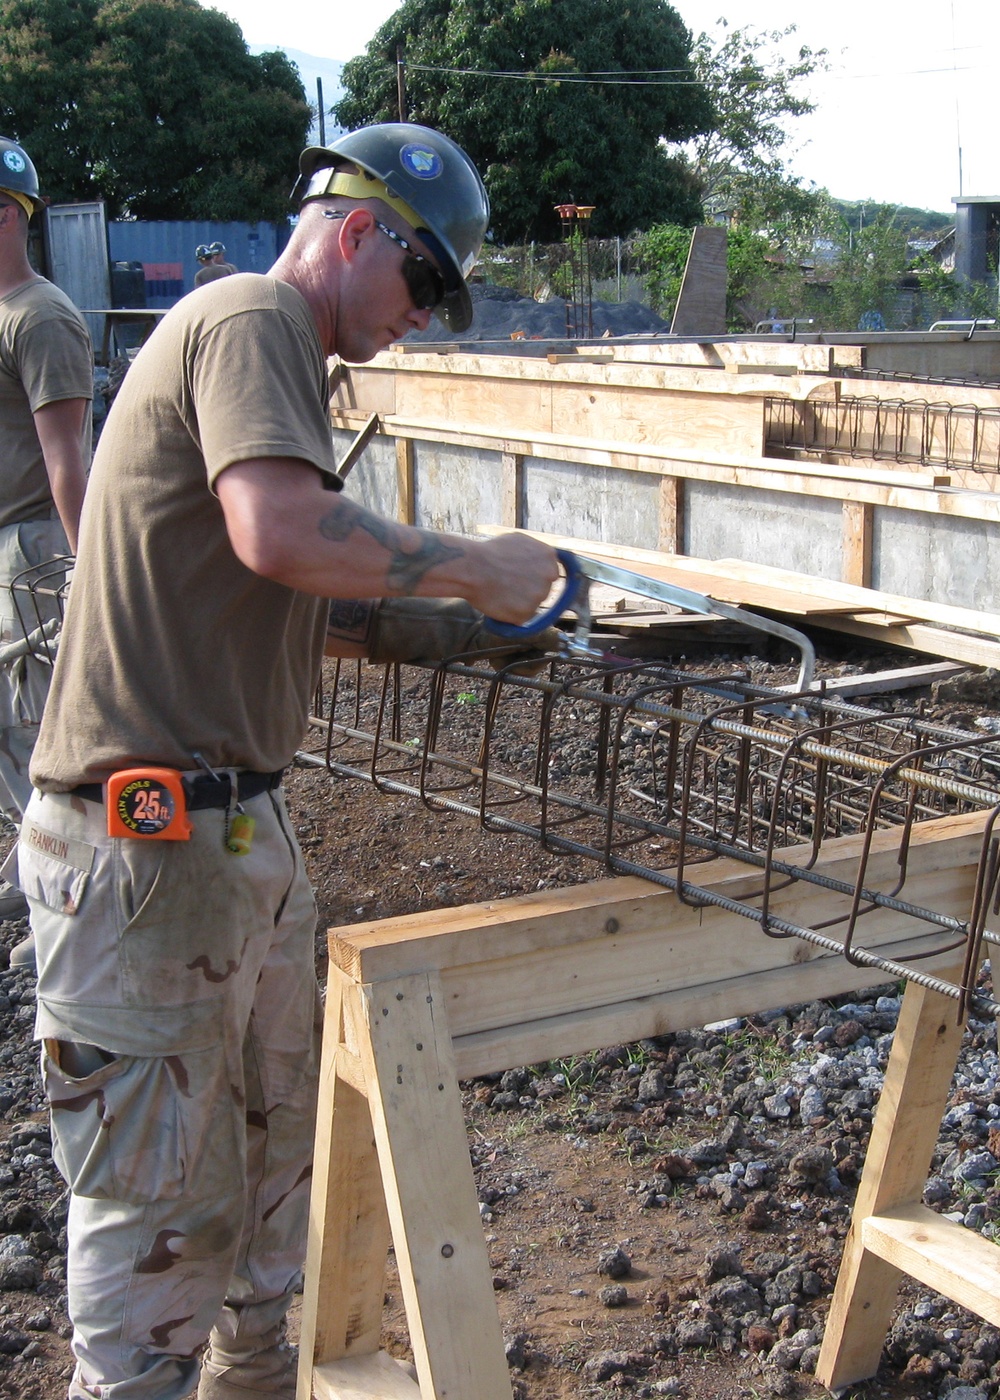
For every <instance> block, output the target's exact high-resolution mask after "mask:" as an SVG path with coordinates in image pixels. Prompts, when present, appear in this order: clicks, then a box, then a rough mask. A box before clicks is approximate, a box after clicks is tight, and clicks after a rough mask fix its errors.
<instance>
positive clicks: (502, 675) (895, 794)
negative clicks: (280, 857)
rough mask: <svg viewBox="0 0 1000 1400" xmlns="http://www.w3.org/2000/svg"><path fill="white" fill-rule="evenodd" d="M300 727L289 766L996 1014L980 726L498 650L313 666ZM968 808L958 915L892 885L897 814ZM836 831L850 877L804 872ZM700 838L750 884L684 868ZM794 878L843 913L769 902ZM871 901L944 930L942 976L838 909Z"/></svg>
mask: <svg viewBox="0 0 1000 1400" xmlns="http://www.w3.org/2000/svg"><path fill="white" fill-rule="evenodd" d="M790 702H794V703H790ZM312 729H313V732H314V733H316V734H321V735H323V736H324V741H323V742H322V744H321V745H320V746H319V748H318V750H317V749H314V750H312V751H303V752H302V753H300V754H299V755H298V758H299V761H300V762H302V763H304V764H307V765H313V766H320V767H325V768H327V769H328V770H329V771H330V772H331V773H334V774H337V775H340V776H342V777H346V778H353V779H358V778H361V779H365V780H366V781H368V782H371V783H373V784H375V785H376V786H377V787H378V788H379V789H381V790H382V791H385V792H389V793H395V794H399V795H408V796H412V797H416V798H418V799H419V800H420V801H421V802H422V803H424V805H425V806H427V807H429V808H430V809H432V810H438V811H450V812H456V813H459V814H461V815H464V816H468V817H471V818H474V819H475V820H477V821H478V822H479V824H480V825H481V826H482V827H483V828H484V829H486V830H490V831H498V832H507V833H512V834H518V835H522V836H525V837H528V838H531V839H533V840H535V841H537V842H540V843H541V845H542V846H543V847H544V848H545V849H546V850H549V851H553V852H558V853H563V854H567V855H572V856H581V857H586V858H589V859H593V860H595V861H598V862H600V864H601V865H602V866H604V868H605V869H607V870H609V871H611V872H613V873H616V874H621V875H638V876H641V877H643V878H644V879H647V880H650V881H652V882H654V883H655V884H657V885H660V886H661V887H663V888H665V889H669V890H672V891H673V892H674V893H676V894H677V896H678V897H679V898H680V899H682V900H683V901H684V902H686V903H690V904H694V905H698V906H704V905H712V906H715V907H717V908H720V909H724V910H726V911H728V912H729V913H732V914H737V915H739V916H741V917H743V918H745V919H748V920H751V921H753V922H754V923H756V924H758V925H759V926H760V927H761V928H762V929H763V931H764V932H765V933H766V934H767V935H768V936H769V937H781V938H789V937H793V938H799V939H802V940H803V941H805V942H807V943H809V944H811V945H813V946H815V947H818V948H821V949H823V950H824V951H827V952H833V953H838V954H841V955H843V956H845V957H847V958H848V959H849V961H850V962H852V963H853V964H856V965H860V966H864V967H871V968H877V969H880V970H881V971H883V972H885V973H886V975H887V977H888V978H892V979H898V978H905V979H907V980H909V981H915V982H917V983H919V984H920V985H921V986H924V987H927V988H929V989H931V990H934V991H938V992H942V993H944V994H945V995H946V996H949V997H952V998H954V999H956V1000H957V1001H958V1004H959V1014H960V1015H962V1016H964V1015H965V1014H967V1013H968V1012H969V1011H970V1010H973V1009H974V1010H975V1011H976V1012H977V1013H979V1014H981V1015H984V1016H991V1017H995V1016H997V1015H1000V1002H997V1001H996V1000H994V999H993V997H992V995H990V994H988V993H986V992H984V991H982V990H979V989H978V979H979V978H980V976H981V963H982V957H983V946H984V943H985V944H990V945H991V944H993V943H995V942H998V941H1000V938H998V935H996V934H995V933H993V932H991V931H990V930H988V929H987V927H986V922H987V918H988V917H989V913H990V911H991V908H992V912H993V914H994V915H996V913H997V910H998V905H1000V839H998V837H997V836H996V835H995V827H996V823H997V820H998V817H1000V737H998V736H996V735H992V734H984V735H979V734H972V733H966V732H964V731H961V730H956V729H952V728H949V727H946V726H943V725H938V724H935V723H933V722H931V721H929V720H927V719H925V718H924V717H923V716H922V715H920V714H919V713H916V712H914V713H906V714H899V713H895V714H883V713H881V712H879V711H877V710H873V709H869V708H866V707H862V706H856V705H850V704H848V703H846V702H844V701H839V700H834V699H829V698H826V697H824V696H822V695H818V694H816V693H812V692H810V693H803V694H801V695H795V696H790V695H789V694H788V693H787V692H785V691H781V690H776V689H771V688H767V687H763V686H759V685H755V684H752V683H751V682H750V681H749V679H748V678H747V677H746V675H745V674H727V675H722V676H710V675H705V674H699V673H697V672H693V671H687V670H684V669H679V668H674V667H669V666H666V665H661V664H658V663H648V662H630V663H622V662H618V661H616V660H614V659H611V660H596V659H594V660H591V659H589V658H579V657H574V658H565V657H551V658H549V659H548V660H547V662H546V665H545V668H544V672H543V673H541V674H536V675H533V676H525V675H523V674H520V673H519V668H518V664H517V659H516V658H515V657H514V656H512V655H511V649H510V648H506V649H505V648H499V649H498V650H497V652H495V653H490V654H483V653H479V654H477V655H475V656H471V655H469V656H458V657H452V658H450V659H449V660H447V661H445V662H442V663H440V664H439V665H436V666H428V667H418V666H408V667H400V666H387V667H385V668H383V672H382V675H381V677H380V675H379V671H378V668H376V667H369V666H364V665H363V664H362V663H360V662H358V663H354V662H338V663H331V664H330V671H329V673H328V675H327V678H326V681H325V685H324V687H322V688H321V690H320V691H319V692H318V693H317V703H316V708H315V714H314V716H313V720H312ZM973 812H983V813H985V814H986V822H985V828H984V833H983V837H982V845H981V851H980V856H979V860H978V866H977V869H976V873H975V878H974V881H973V894H972V901H971V907H970V910H969V915H968V917H967V918H959V917H956V916H955V915H954V914H949V913H945V912H943V911H941V910H935V909H933V908H929V907H927V905H926V904H924V903H921V902H917V901H914V900H912V899H908V898H906V882H907V878H908V873H909V866H910V864H911V862H910V861H909V853H910V847H911V842H912V837H913V834H914V831H915V829H916V828H917V827H918V825H919V823H921V822H923V821H927V820H930V819H933V818H935V817H943V816H952V815H959V814H963V813H973ZM886 831H895V832H896V833H897V835H898V845H897V850H896V861H895V874H894V876H893V878H892V880H891V883H889V884H887V886H886V887H885V888H882V887H880V884H879V881H878V877H874V878H872V876H871V873H870V871H871V850H872V841H873V837H874V835H875V833H876V832H886ZM848 834H858V835H861V836H862V837H863V838H864V839H863V842H862V847H861V852H860V855H859V858H858V862H857V869H856V872H855V874H854V878H853V879H852V878H838V877H836V876H833V875H830V874H827V873H824V872H822V871H821V870H818V869H817V868H816V866H817V863H818V860H819V856H820V854H821V851H822V848H823V843H824V842H825V841H826V840H829V839H832V838H834V837H837V836H843V835H848ZM716 857H727V858H729V859H732V860H736V861H738V862H741V863H742V864H745V865H747V866H748V867H751V868H753V869H756V870H758V871H759V872H760V875H761V879H760V883H759V886H758V887H757V888H756V889H755V890H754V891H752V892H751V893H749V894H747V895H745V896H744V897H743V898H741V899H738V900H737V899H733V898H731V897H730V896H728V895H723V894H720V893H718V892H717V891H715V890H713V889H711V888H709V887H706V886H704V885H700V884H699V883H697V881H696V880H695V879H693V878H692V872H691V867H692V865H696V864H698V863H701V862H704V861H707V860H712V859H714V858H716ZM882 859H883V860H884V857H883V858H882ZM796 882H800V883H802V884H804V885H806V886H812V887H815V888H817V889H823V890H827V891H829V892H831V893H833V894H835V895H840V896H843V900H844V912H843V913H840V914H836V915H834V916H832V917H829V918H826V919H824V920H822V921H818V922H817V923H816V924H815V925H814V926H811V927H805V926H803V925H802V924H798V923H794V922H791V921H790V920H788V919H785V918H782V917H780V916H779V915H778V914H777V913H776V912H775V910H774V907H773V896H774V895H775V893H776V892H777V891H778V890H780V889H782V888H787V887H788V886H789V885H790V884H793V883H796ZM878 910H889V911H892V912H894V913H896V914H899V915H901V916H903V917H904V918H906V919H909V920H912V921H913V922H914V925H915V929H914V932H915V933H916V932H917V931H919V930H921V929H922V930H923V931H924V932H925V933H926V932H928V931H931V932H936V933H937V934H939V935H940V938H939V939H938V940H935V942H934V946H933V947H932V949H931V950H929V951H926V952H922V953H920V954H919V957H920V958H921V959H922V958H927V957H938V956H940V955H941V954H943V953H945V952H948V951H949V950H951V949H954V948H956V947H963V948H964V949H965V961H964V967H963V971H962V976H961V980H960V981H959V982H957V983H953V982H948V981H945V980H943V979H942V978H939V977H935V976H933V975H932V974H930V973H927V972H925V971H922V970H920V969H918V968H915V967H913V966H911V965H910V964H909V963H902V962H900V961H898V960H895V959H892V958H887V957H885V956H883V955H881V954H879V953H878V952H876V951H874V950H873V949H871V948H867V947H864V946H862V945H861V944H860V943H859V941H858V929H859V925H860V923H861V921H862V920H863V919H864V918H865V917H866V916H868V915H871V914H873V913H875V912H876V911H878ZM837 925H844V926H845V928H844V929H843V930H842V931H841V930H839V929H838V934H839V935H840V936H833V934H831V933H830V932H828V931H827V930H830V929H833V928H835V927H836V926H837ZM902 936H903V935H901V936H900V937H902ZM911 961H916V957H914V958H913V959H911Z"/></svg>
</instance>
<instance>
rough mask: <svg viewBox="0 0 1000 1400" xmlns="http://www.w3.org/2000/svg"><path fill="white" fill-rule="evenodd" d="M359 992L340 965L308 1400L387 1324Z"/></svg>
mask: <svg viewBox="0 0 1000 1400" xmlns="http://www.w3.org/2000/svg"><path fill="white" fill-rule="evenodd" d="M353 991H354V983H353V981H352V980H351V979H350V978H348V977H346V976H345V975H344V974H343V973H342V972H341V971H340V970H339V968H336V967H331V968H330V975H329V982H328V986H327V1001H326V1015H325V1020H324V1029H323V1060H322V1066H321V1069H320V1090H319V1104H318V1108H317V1127H316V1153H315V1160H314V1166H313V1179H312V1200H311V1205H310V1212H309V1245H308V1253H307V1257H306V1274H305V1285H304V1288H303V1297H302V1329H301V1336H300V1341H299V1388H298V1392H297V1393H298V1395H299V1397H300V1400H310V1397H311V1395H312V1377H313V1369H314V1367H322V1366H324V1365H326V1364H327V1363H329V1362H331V1361H338V1360H340V1359H341V1358H342V1357H348V1356H371V1355H374V1354H376V1353H377V1352H378V1344H379V1332H380V1329H381V1324H382V1301H383V1293H384V1289H385V1263H386V1256H387V1254H388V1249H389V1220H388V1217H387V1215H386V1211H385V1198H384V1195H383V1190H382V1180H381V1176H380V1172H379V1161H378V1153H377V1151H376V1146H375V1137H374V1133H373V1131H372V1123H371V1115H370V1113H369V1110H368V1100H367V1097H366V1094H365V1088H364V1080H363V1073H362V1068H361V1062H360V1060H359V1058H358V1057H357V1055H356V1054H355V1053H353V1052H352V1050H351V1049H350V1048H349V1046H348V1045H347V1044H346V1043H345V1022H344V1015H345V1010H349V1008H348V1007H347V1006H346V1003H347V1002H348V1000H349V998H350V996H351V994H352V993H353ZM352 1038H353V1037H352ZM400 1374H401V1375H402V1373H400ZM404 1379H405V1378H404Z"/></svg>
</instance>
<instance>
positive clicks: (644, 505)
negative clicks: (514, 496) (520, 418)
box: [522, 457, 660, 549]
mask: <svg viewBox="0 0 1000 1400" xmlns="http://www.w3.org/2000/svg"><path fill="white" fill-rule="evenodd" d="M659 490H660V479H659V477H657V476H649V475H645V474H643V475H640V474H639V473H638V472H628V471H616V470H615V469H613V468H609V467H590V466H579V465H577V464H576V463H574V462H552V461H546V460H543V459H542V458H540V457H526V458H525V459H524V496H523V501H522V510H523V518H524V525H525V528H526V529H528V530H539V531H541V532H543V533H544V534H549V535H574V536H576V537H577V538H578V539H584V540H603V541H606V542H611V543H614V544H621V545H629V546H630V547H632V548H638V549H656V548H657V546H658V543H659V539H658V534H659Z"/></svg>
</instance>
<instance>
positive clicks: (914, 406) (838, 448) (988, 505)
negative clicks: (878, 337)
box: [332, 337, 1000, 644]
mask: <svg viewBox="0 0 1000 1400" xmlns="http://www.w3.org/2000/svg"><path fill="white" fill-rule="evenodd" d="M893 344H895V345H896V352H897V353H898V354H899V355H901V356H902V355H903V351H904V350H908V351H912V352H913V353H916V351H917V350H919V351H920V355H921V356H923V357H926V356H929V355H930V354H931V352H932V351H934V350H935V347H937V349H939V350H941V351H943V350H945V349H953V350H954V352H955V354H956V355H958V354H959V352H961V354H962V355H963V356H965V357H966V359H968V357H969V356H970V355H973V354H974V352H976V353H979V354H980V359H981V362H982V365H983V367H984V372H985V369H987V368H989V366H990V365H992V364H993V361H994V359H996V358H997V356H998V347H997V345H994V341H993V340H990V341H989V342H983V343H982V344H980V342H979V341H978V340H977V341H976V342H975V344H973V345H972V346H969V345H968V344H966V343H965V342H957V343H956V344H955V345H953V344H952V342H951V341H950V340H949V341H948V342H947V344H945V343H943V342H942V341H941V340H940V339H938V340H934V338H930V339H927V340H926V341H925V340H924V339H921V338H920V337H917V338H910V339H908V340H907V341H906V343H905V344H903V343H902V342H893V340H892V337H888V338H882V341H881V342H880V343H879V344H877V345H874V344H871V343H869V344H846V343H824V344H817V343H809V344H797V343H796V344H789V343H787V342H781V341H774V340H768V341H762V342H748V341H734V342H676V343H675V342H655V343H633V342H624V343H618V342H616V343H615V344H614V345H612V346H608V345H607V344H606V343H600V342H596V343H594V344H591V345H587V346H585V347H582V348H580V349H574V348H573V347H572V346H569V347H567V346H565V345H563V346H562V347H559V348H557V349H553V350H550V351H548V353H539V354H535V355H533V354H530V353H521V352H520V350H519V352H518V353H516V354H515V353H513V352H510V353H505V354H497V353H493V354H474V353H469V352H468V350H466V349H462V348H459V349H450V350H448V352H447V353H443V352H438V351H436V350H434V349H428V348H427V347H423V346H416V347H409V346H403V347H399V348H398V349H396V350H394V351H390V352H387V353H385V354H383V355H380V356H378V357H377V358H376V359H375V360H374V361H373V362H372V363H371V364H370V365H366V366H364V367H360V368H358V367H355V368H351V369H346V368H342V369H341V370H340V371H339V372H338V383H337V387H336V390H335V393H334V398H333V406H332V415H333V417H332V421H333V426H334V428H335V429H336V430H337V431H339V432H340V433H345V434H346V433H348V432H353V431H356V430H357V428H358V427H359V426H360V424H361V422H362V421H364V419H365V418H366V417H367V415H369V414H370V413H372V412H377V413H378V414H379V415H380V419H381V426H382V434H383V440H385V439H395V441H396V442H397V443H401V442H402V443H409V444H410V446H409V448H407V449H406V450H407V451H408V452H409V453H410V458H409V460H410V463H411V484H412V489H411V490H410V491H409V493H397V492H396V491H395V485H394V480H393V468H392V466H391V462H390V461H388V460H386V459H385V458H384V455H383V456H380V455H379V452H378V450H377V446H376V450H375V451H373V452H372V453H370V454H369V457H368V458H367V459H366V463H365V468H364V470H363V471H361V472H359V473H357V474H356V478H355V482H354V483H352V487H351V489H352V491H354V492H355V493H356V494H360V495H361V497H362V498H363V499H364V500H365V501H366V503H367V504H370V505H372V506H373V507H375V508H380V509H385V508H386V506H387V505H388V506H389V507H390V508H391V511H392V513H396V514H398V515H399V517H400V518H402V519H412V520H413V521H414V522H415V523H421V524H431V525H440V526H443V527H444V528H455V515H456V513H457V514H458V515H459V516H460V517H462V519H463V520H468V519H475V520H487V521H490V522H491V523H494V524H504V525H509V526H510V525H515V526H526V527H527V528H530V529H534V530H545V531H549V532H550V533H551V532H552V531H553V530H554V529H560V528H561V529H563V530H564V531H565V533H567V534H573V535H576V536H582V537H586V538H588V539H591V540H595V541H604V542H611V543H616V544H629V545H635V546H639V547H644V548H655V547H657V546H663V547H666V548H668V549H669V550H671V551H672V552H677V553H690V554H693V555H696V556H700V557H703V558H705V557H707V558H711V557H713V556H719V555H721V556H729V555H732V554H735V553H739V554H740V555H741V557H746V558H749V559H751V560H754V561H756V562H759V563H767V562H770V560H771V559H772V558H773V557H774V552H775V547H777V549H778V551H779V552H780V554H781V556H782V557H783V559H784V560H785V561H786V562H788V563H789V564H790V565H791V566H792V567H793V568H794V569H796V570H798V571H799V572H810V571H812V572H817V573H819V574H821V575H823V576H825V577H828V578H831V579H837V580H839V581H843V582H847V583H851V584H855V585H858V586H863V587H872V586H874V587H876V588H878V589H880V590H886V591H889V592H893V593H897V594H906V595H914V596H918V597H930V596H932V595H933V591H934V589H935V588H936V587H937V586H938V580H939V579H947V580H948V583H949V588H950V590H951V592H952V594H953V597H954V599H955V601H958V602H960V603H962V604H964V605H966V606H968V607H984V606H985V607H988V608H989V607H992V608H993V609H994V610H996V611H1000V553H998V552H997V551H995V550H993V549H992V548H991V541H992V537H993V534H994V533H995V531H996V529H997V526H998V523H1000V490H998V488H1000V388H997V387H994V386H990V385H970V384H962V385H943V384H941V385H939V384H928V383H910V382H905V381H902V382H895V381H893V382H882V381H878V380H863V379H858V378H847V377H845V375H852V374H854V375H857V374H860V373H862V372H864V366H865V364H866V362H867V361H868V360H869V359H870V357H871V356H872V355H873V354H874V353H875V351H876V350H877V351H878V355H879V356H880V357H881V358H882V359H883V360H885V359H886V358H887V357H888V356H889V354H890V350H891V348H892V345H893ZM963 346H964V348H963ZM541 349H542V350H544V349H545V347H541ZM904 358H905V356H904ZM972 363H974V360H971V361H969V364H970V365H971V364H972ZM967 367H969V366H968V365H967ZM869 401H870V404H876V403H877V404H878V405H879V406H880V407H879V409H878V414H879V420H878V427H877V433H876V434H875V435H876V436H877V438H878V452H879V454H880V455H878V456H874V455H871V456H866V455H865V453H866V450H868V449H866V446H865V444H866V442H868V440H869V438H870V437H872V434H873V433H875V429H874V428H872V427H871V425H870V424H868V419H867V418H864V415H865V414H866V413H867V414H869V416H870V415H871V413H872V412H874V410H871V409H870V407H869V408H864V407H861V408H859V407H858V405H859V404H862V405H863V404H864V403H866V402H869ZM781 405H784V406H785V409H784V410H783V411H782V412H783V413H784V417H781V424H782V426H781V427H780V428H776V427H775V422H776V421H777V420H776V419H775V414H776V413H778V412H779V410H780V407H781ZM858 415H861V418H864V423H863V425H862V427H860V428H859V427H858V426H857V422H856V420H858V421H860V419H858ZM872 421H873V422H874V419H873V420H872ZM845 423H846V424H847V428H846V429H845V428H844V424H845ZM810 425H811V426H810ZM775 433H777V438H775V439H774V442H777V441H778V440H779V439H780V440H784V437H787V438H788V440H789V441H790V442H793V443H794V442H795V441H797V439H798V437H799V436H801V435H802V433H804V434H805V438H806V439H809V438H810V436H812V438H813V439H815V442H818V443H823V442H825V441H826V440H827V436H831V435H832V436H831V441H833V442H834V445H835V450H831V451H825V450H822V449H821V448H819V447H816V446H815V445H814V447H813V448H812V449H810V450H809V451H806V450H799V448H797V447H794V446H793V447H791V448H788V449H785V448H780V447H778V446H775V445H774V442H772V443H771V444H770V445H769V441H768V435H769V434H770V435H772V436H773V435H774V434H775ZM783 435H784V437H783ZM845 442H846V447H845ZM887 444H888V446H887ZM870 450H871V451H872V452H873V453H874V452H875V450H876V449H875V447H872V448H871V449H870ZM443 456H447V460H448V461H449V462H450V461H454V462H455V463H456V464H458V463H462V464H463V466H464V471H459V470H458V468H457V465H456V468H455V469H454V470H452V471H451V472H450V474H449V475H448V477H447V490H446V491H445V489H444V486H443V478H440V476H439V473H438V469H437V463H438V462H439V461H440V460H442V457H443ZM897 459H898V460H897ZM758 516H760V517H761V518H762V519H765V520H766V525H765V526H763V527H760V528H758V527H757V526H756V525H755V520H756V518H757V517H758ZM911 579H912V583H911V582H910V580H911ZM899 640H900V642H901V643H902V644H906V638H905V637H902V636H901V637H900V638H899Z"/></svg>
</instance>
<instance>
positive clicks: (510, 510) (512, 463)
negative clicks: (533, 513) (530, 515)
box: [500, 452, 524, 530]
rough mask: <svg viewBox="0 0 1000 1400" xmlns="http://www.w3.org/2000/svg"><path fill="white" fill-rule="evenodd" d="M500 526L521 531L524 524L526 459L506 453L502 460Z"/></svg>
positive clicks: (513, 453) (519, 455)
mask: <svg viewBox="0 0 1000 1400" xmlns="http://www.w3.org/2000/svg"><path fill="white" fill-rule="evenodd" d="M500 471H501V479H500V524H501V525H509V526H510V528H511V529H512V530H520V528H521V527H522V525H523V524H524V458H523V456H522V455H521V453H520V452H504V453H503V454H502V456H501V458H500Z"/></svg>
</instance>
